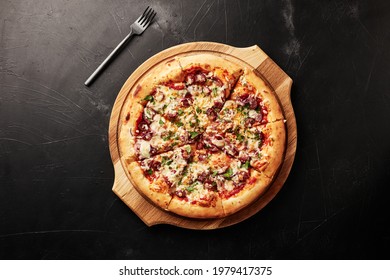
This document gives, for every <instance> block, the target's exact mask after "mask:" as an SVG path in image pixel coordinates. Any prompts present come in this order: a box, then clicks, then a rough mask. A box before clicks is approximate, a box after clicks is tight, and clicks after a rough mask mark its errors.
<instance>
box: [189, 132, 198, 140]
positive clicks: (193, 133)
mask: <svg viewBox="0 0 390 280" xmlns="http://www.w3.org/2000/svg"><path fill="white" fill-rule="evenodd" d="M189 134H190V135H191V139H194V138H196V136H198V135H199V132H196V131H189Z"/></svg>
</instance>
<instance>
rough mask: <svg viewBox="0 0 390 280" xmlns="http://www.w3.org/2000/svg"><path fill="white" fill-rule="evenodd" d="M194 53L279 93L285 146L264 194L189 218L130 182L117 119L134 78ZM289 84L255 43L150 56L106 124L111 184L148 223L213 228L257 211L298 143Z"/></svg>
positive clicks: (201, 45) (187, 47)
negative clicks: (215, 214) (238, 68)
mask: <svg viewBox="0 0 390 280" xmlns="http://www.w3.org/2000/svg"><path fill="white" fill-rule="evenodd" d="M197 53H200V54H201V53H211V54H214V55H218V56H221V57H224V58H225V59H227V60H230V61H233V62H235V63H238V64H240V65H242V67H247V68H248V69H252V70H254V71H255V73H257V74H258V75H259V76H260V77H261V78H262V79H263V80H265V81H266V82H268V84H269V86H270V87H271V88H272V89H273V90H274V92H275V94H276V95H277V96H278V98H279V101H280V104H281V106H282V108H283V112H284V116H285V118H286V120H287V122H286V128H287V143H286V144H287V145H286V152H285V157H284V161H283V163H282V165H281V167H280V170H279V173H278V174H277V177H276V178H275V179H274V181H273V183H272V185H271V186H270V187H269V188H268V190H267V192H266V193H265V194H264V195H263V196H261V197H260V198H259V199H258V200H257V201H255V202H254V203H252V204H251V205H249V206H248V207H246V208H244V209H242V210H240V211H239V212H237V213H235V214H232V215H230V216H228V217H225V218H220V219H206V220H205V219H189V218H185V217H181V216H178V215H176V214H173V213H170V212H167V211H164V210H162V209H160V208H159V207H156V206H154V205H153V204H152V203H151V202H149V201H148V200H146V199H145V198H144V197H143V196H142V195H140V194H139V193H138V191H137V190H136V189H135V188H134V186H133V185H132V183H131V182H130V178H129V177H128V175H127V172H126V171H125V169H124V167H123V165H122V162H121V159H120V154H119V148H118V132H119V127H120V123H119V118H120V115H121V110H122V107H123V104H124V102H125V100H126V98H127V96H128V94H129V92H130V90H131V89H132V87H133V86H134V85H136V83H137V81H138V80H139V79H140V78H141V77H142V76H143V75H145V74H146V73H147V72H148V71H149V69H151V68H153V67H155V66H156V65H158V64H160V63H165V62H168V61H170V60H172V58H174V57H177V56H186V55H192V54H197ZM291 85H292V80H291V78H290V77H289V76H288V75H287V74H286V73H285V72H283V70H281V69H280V68H279V66H278V65H277V64H276V63H275V62H273V61H272V60H271V59H270V58H269V57H268V56H267V55H266V54H265V53H264V52H263V51H262V50H261V49H260V48H259V47H258V46H256V45H255V46H252V47H248V48H235V47H232V46H228V45H224V44H219V43H212V42H194V43H187V44H182V45H178V46H175V47H171V48H169V49H166V50H164V51H162V52H160V53H158V54H156V55H154V56H153V57H151V58H149V59H148V60H147V61H145V62H144V63H143V64H142V65H140V66H139V67H138V68H137V69H136V70H135V71H134V72H133V74H132V75H131V76H130V77H129V78H128V79H127V81H126V82H125V84H124V85H123V87H122V89H121V90H120V92H119V94H118V96H117V98H116V101H115V103H114V106H113V109H112V113H111V118H110V125H109V147H110V153H111V158H112V161H113V165H114V170H115V180H114V185H113V191H114V193H115V194H116V195H117V196H118V197H119V198H120V199H121V200H122V201H123V202H125V203H126V204H127V206H128V207H129V208H130V209H132V211H133V212H134V213H135V214H137V215H138V216H139V217H140V218H141V219H142V221H143V222H144V223H145V224H146V225H148V226H152V225H156V224H171V225H175V226H179V227H183V228H190V229H216V228H222V227H226V226H230V225H233V224H236V223H239V222H241V221H243V220H245V219H247V218H249V217H251V216H252V215H254V214H256V213H257V212H258V211H260V210H261V209H262V208H264V207H265V206H266V205H267V204H268V203H269V202H270V201H271V200H272V199H273V198H274V197H275V196H276V194H277V193H278V192H279V191H280V189H281V188H282V186H283V184H284V182H285V181H286V179H287V177H288V174H289V173H290V170H291V167H292V164H293V161H294V157H295V152H296V146H297V129H296V121H295V115H294V111H293V107H292V104H291V99H290V91H291Z"/></svg>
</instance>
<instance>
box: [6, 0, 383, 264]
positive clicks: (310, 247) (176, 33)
mask: <svg viewBox="0 0 390 280" xmlns="http://www.w3.org/2000/svg"><path fill="white" fill-rule="evenodd" d="M148 4H150V5H151V6H152V7H153V8H154V9H155V10H156V11H157V13H158V15H157V17H156V21H155V22H154V23H153V24H152V25H151V27H149V28H148V30H147V31H146V32H145V33H144V34H143V35H142V36H139V37H135V38H134V39H133V40H132V41H131V42H130V44H129V45H128V46H127V48H126V49H125V50H124V51H123V52H122V53H121V54H120V55H119V57H118V58H117V59H116V60H115V61H114V62H113V63H112V64H111V65H110V67H109V68H108V69H107V70H106V71H105V72H104V73H103V75H101V76H100V78H99V79H98V80H97V81H96V82H95V83H94V84H93V85H92V86H91V87H90V88H87V87H85V86H84V85H83V82H84V81H85V79H86V78H87V77H88V76H89V75H90V74H91V73H92V72H93V70H94V69H95V68H96V67H97V66H98V65H99V63H100V62H101V61H102V60H103V59H104V58H105V57H106V55H107V54H108V53H109V52H110V51H111V50H112V49H113V48H114V47H115V46H116V44H117V43H118V42H119V41H120V40H121V39H122V38H123V37H124V36H125V35H126V34H127V32H128V31H129V26H130V24H131V23H132V22H133V21H134V20H135V19H136V18H137V17H138V16H139V15H140V14H141V13H142V11H143V10H144V9H145V7H146V6H147V5H148ZM0 19H1V21H0V258H2V259H41V258H42V259H165V258H172V259H234V258H236V259H345V258H350V259H362V258H363V259H378V258H389V253H388V252H389V249H390V229H389V222H390V219H389V218H390V210H389V208H388V205H389V203H388V201H389V196H388V195H389V191H388V188H389V187H390V186H389V183H390V180H389V179H390V175H389V174H390V145H389V144H390V124H389V121H390V82H389V81H390V79H389V76H390V71H389V69H390V68H389V65H390V52H389V48H390V28H389V27H390V2H389V1H387V0H382V1H354V0H351V1H339V0H337V1H336V0H330V1H287V0H283V1H254V0H252V1H230V0H226V1H223V0H215V1H204V0H202V1H189V0H187V1H147V2H145V3H138V1H133V0H132V1H129V0H112V1H104V0H98V1H76V0H69V1H60V0H53V1H45V0H37V1H27V0H12V1H11V0H2V1H1V2H0ZM191 41H216V42H221V43H227V44H230V45H233V46H242V47H246V46H251V45H254V44H257V45H259V46H260V47H261V48H262V49H263V50H264V51H265V52H266V53H267V54H268V55H269V56H270V57H271V58H272V59H273V60H274V61H275V62H276V63H278V64H279V65H280V66H281V67H282V68H283V69H284V70H285V71H286V72H287V73H288V74H289V75H290V76H291V77H292V79H293V80H294V85H293V90H292V101H293V105H294V109H295V114H296V117H297V124H298V149H297V154H296V159H295V163H294V165H293V168H292V170H291V173H290V176H289V178H288V180H287V182H286V184H285V186H284V188H283V189H282V191H281V192H280V193H279V195H278V196H277V197H276V198H275V199H274V200H273V201H272V202H271V203H270V204H269V205H268V206H267V207H266V208H265V209H264V210H263V211H261V212H259V213H258V214H256V215H255V216H253V217H251V218H250V219H248V220H246V221H244V222H242V223H240V224H237V225H235V226H232V227H229V228H225V229H220V230H215V231H193V230H186V229H181V228H175V227H172V226H168V225H159V226H154V227H152V228H148V227H146V226H145V225H144V224H143V222H142V221H141V220H140V219H139V218H138V217H137V216H136V215H135V214H134V213H132V212H131V211H130V210H129V209H128V208H127V207H126V206H125V205H124V204H123V203H122V202H121V201H120V200H119V199H118V198H117V197H116V196H115V195H114V193H112V191H111V187H112V183H113V179H114V174H113V168H112V164H111V160H110V155H109V150H108V143H107V130H108V121H109V118H110V112H111V109H112V105H113V103H114V100H115V98H116V95H117V93H118V92H119V89H120V88H121V86H122V84H123V83H124V82H125V80H126V79H127V77H128V76H129V75H130V74H131V73H132V71H133V70H135V69H136V68H137V67H138V66H139V65H140V64H141V63H142V62H143V61H145V60H146V59H147V58H149V57H150V56H152V55H153V54H155V53H157V52H159V51H161V50H163V49H165V48H168V47H170V46H173V45H176V44H180V43H184V42H191Z"/></svg>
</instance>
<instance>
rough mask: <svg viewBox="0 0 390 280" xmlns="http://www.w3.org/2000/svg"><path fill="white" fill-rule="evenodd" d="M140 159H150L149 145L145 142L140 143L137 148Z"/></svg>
mask: <svg viewBox="0 0 390 280" xmlns="http://www.w3.org/2000/svg"><path fill="white" fill-rule="evenodd" d="M139 151H140V154H141V157H143V158H149V157H150V143H149V142H146V141H141V144H140V148H139Z"/></svg>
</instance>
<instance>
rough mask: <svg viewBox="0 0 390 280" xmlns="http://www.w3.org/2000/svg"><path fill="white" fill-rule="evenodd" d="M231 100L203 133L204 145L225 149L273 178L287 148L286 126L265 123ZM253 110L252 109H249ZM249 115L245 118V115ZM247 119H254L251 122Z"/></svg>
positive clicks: (277, 122) (279, 122)
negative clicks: (246, 112)
mask: <svg viewBox="0 0 390 280" xmlns="http://www.w3.org/2000/svg"><path fill="white" fill-rule="evenodd" d="M240 108H242V106H241V105H238V103H237V101H233V100H229V101H227V102H226V103H225V105H224V108H223V109H222V110H221V112H220V114H219V115H218V119H217V121H215V122H214V123H212V124H211V125H210V126H209V127H208V128H207V129H206V132H205V133H204V134H203V142H204V145H205V146H208V147H211V148H213V149H215V148H218V149H220V150H223V151H224V152H226V153H227V154H229V155H230V156H232V157H235V158H237V159H239V160H240V161H241V162H246V161H249V162H250V165H251V166H252V167H254V168H255V169H256V170H258V171H263V172H264V173H265V175H267V176H269V177H270V178H272V177H273V176H274V174H275V173H276V171H277V170H278V168H279V165H280V164H281V162H282V159H283V153H284V149H285V141H286V135H285V125H284V122H283V121H276V122H272V123H267V124H262V122H261V118H260V117H259V118H256V117H254V118H250V116H253V115H254V114H256V112H253V115H252V113H251V111H248V112H249V113H248V114H245V110H246V109H240ZM250 110H251V109H250ZM246 115H248V116H247V118H245V116H246ZM248 119H253V120H254V121H250V122H248Z"/></svg>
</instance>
